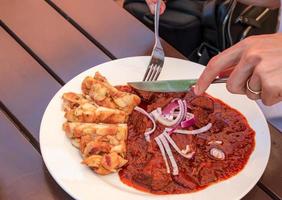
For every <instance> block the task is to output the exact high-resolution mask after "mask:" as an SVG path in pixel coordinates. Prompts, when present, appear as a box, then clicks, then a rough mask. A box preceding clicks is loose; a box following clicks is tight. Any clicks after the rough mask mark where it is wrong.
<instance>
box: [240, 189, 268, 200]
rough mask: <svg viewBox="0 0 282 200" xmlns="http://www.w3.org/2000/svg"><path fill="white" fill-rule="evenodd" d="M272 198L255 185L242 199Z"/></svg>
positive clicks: (258, 199) (265, 199) (264, 199)
mask: <svg viewBox="0 0 282 200" xmlns="http://www.w3.org/2000/svg"><path fill="white" fill-rule="evenodd" d="M271 199H272V198H271V197H270V196H268V195H267V194H266V193H265V192H264V191H263V190H262V189H260V188H259V187H258V186H255V187H254V188H253V189H252V190H251V191H250V192H249V193H248V194H247V195H246V196H244V197H243V198H242V200H271Z"/></svg>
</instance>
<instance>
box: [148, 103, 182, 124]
mask: <svg viewBox="0 0 282 200" xmlns="http://www.w3.org/2000/svg"><path fill="white" fill-rule="evenodd" d="M177 103H178V105H179V113H178V115H177V117H176V118H175V119H174V120H169V119H168V118H167V117H165V116H163V114H162V110H161V108H157V109H156V110H153V111H152V112H151V114H152V115H153V117H154V118H155V120H157V121H158V122H159V123H161V124H162V125H164V126H168V127H171V126H177V125H178V124H179V123H180V122H181V121H182V120H183V117H184V110H185V107H184V105H183V101H182V100H178V101H177Z"/></svg>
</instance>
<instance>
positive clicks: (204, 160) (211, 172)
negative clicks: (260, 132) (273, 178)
mask: <svg viewBox="0 0 282 200" xmlns="http://www.w3.org/2000/svg"><path fill="white" fill-rule="evenodd" d="M123 89H124V90H127V91H128V88H123ZM137 93H138V92H137ZM138 94H139V96H140V97H141V98H142V104H141V106H142V107H143V108H144V109H146V110H147V111H148V112H151V111H152V110H154V109H155V108H157V107H164V106H165V105H166V104H168V103H169V102H170V101H171V99H173V98H175V97H178V98H179V97H180V98H182V99H185V100H186V101H187V104H188V105H189V106H190V108H191V110H190V112H192V113H193V114H194V115H195V117H196V124H195V125H194V126H193V127H190V128H189V130H191V129H197V128H200V127H202V126H204V125H206V124H207V123H209V122H211V123H212V124H213V126H212V128H211V129H210V130H209V131H208V132H205V133H203V134H199V135H195V136H192V135H182V134H175V133H174V134H172V138H173V140H174V141H175V142H176V144H177V145H178V146H179V147H180V149H185V147H186V145H187V144H189V145H190V146H191V147H192V149H193V150H194V151H195V152H196V153H195V155H194V157H193V158H192V159H190V160H189V159H187V158H184V157H182V156H181V155H179V154H178V153H177V152H176V151H175V150H174V149H173V148H171V149H172V151H173V155H174V158H175V160H176V162H177V164H178V167H179V175H176V176H173V175H172V174H168V173H167V172H166V166H165V163H164V161H163V158H162V155H161V153H160V150H159V148H158V145H157V144H156V142H155V141H154V140H153V138H155V137H156V136H158V135H159V134H161V133H162V132H163V130H164V128H165V127H164V126H162V125H160V124H158V128H157V130H156V131H155V132H154V133H153V134H152V135H151V142H146V141H145V139H144V132H145V130H146V129H147V128H148V127H151V125H152V124H151V122H150V120H148V119H147V118H146V117H145V116H144V115H142V114H140V113H138V112H136V111H134V112H133V113H132V114H131V116H130V118H129V122H128V127H129V132H128V139H127V153H126V158H127V160H128V164H127V165H126V166H125V167H124V168H123V169H122V170H121V171H120V172H119V176H120V179H121V181H122V182H123V183H125V184H127V185H129V186H132V187H134V188H136V189H139V190H142V191H146V192H150V193H153V194H180V193H189V192H195V191H198V190H201V189H203V188H206V187H208V186H209V185H211V184H213V183H216V182H219V181H222V180H225V179H228V178H230V177H231V176H234V175H236V174H237V173H238V172H240V171H241V170H242V169H243V167H244V166H245V165H246V163H247V161H248V159H249V157H250V155H251V153H252V151H253V149H254V146H255V138H254V137H255V132H254V131H253V130H252V129H251V127H250V126H249V125H248V123H247V120H246V119H245V117H244V116H243V115H242V114H241V113H240V112H238V111H237V110H235V109H233V108H231V107H229V106H228V105H226V104H224V103H223V102H222V101H220V100H218V99H216V98H213V97H211V96H208V95H203V96H200V97H197V96H195V95H194V94H193V93H192V92H189V93H185V94H184V93H170V94H168V93H166V94H163V93H147V92H142V93H141V92H139V93H138ZM210 141H222V144H208V143H209V142H210ZM213 147H216V148H218V149H220V150H222V151H223V152H224V153H225V159H224V160H217V159H215V158H214V157H212V156H211V155H210V153H209V152H210V149H211V148H213Z"/></svg>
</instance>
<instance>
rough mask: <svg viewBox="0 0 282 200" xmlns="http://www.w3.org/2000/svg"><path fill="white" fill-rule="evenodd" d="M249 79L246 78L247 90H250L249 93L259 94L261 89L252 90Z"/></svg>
mask: <svg viewBox="0 0 282 200" xmlns="http://www.w3.org/2000/svg"><path fill="white" fill-rule="evenodd" d="M250 80H251V79H250V78H249V79H248V80H247V90H248V91H250V92H251V93H253V94H255V95H260V94H261V90H260V91H254V90H253V89H251V87H250Z"/></svg>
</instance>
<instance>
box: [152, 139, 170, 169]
mask: <svg viewBox="0 0 282 200" xmlns="http://www.w3.org/2000/svg"><path fill="white" fill-rule="evenodd" d="M155 141H156V142H157V144H158V146H159V149H160V151H161V153H162V156H163V159H164V162H165V166H166V171H167V173H168V174H169V173H170V169H169V164H168V161H167V158H166V155H165V149H164V146H163V144H162V142H161V140H160V138H158V137H156V138H155Z"/></svg>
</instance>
